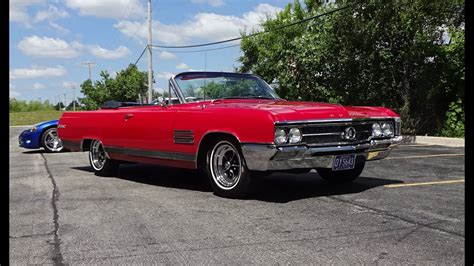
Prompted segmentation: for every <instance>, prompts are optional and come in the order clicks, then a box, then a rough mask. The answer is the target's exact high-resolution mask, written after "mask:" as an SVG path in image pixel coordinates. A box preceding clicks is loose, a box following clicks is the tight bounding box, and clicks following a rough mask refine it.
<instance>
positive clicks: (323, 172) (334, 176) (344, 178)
mask: <svg viewBox="0 0 474 266" xmlns="http://www.w3.org/2000/svg"><path fill="white" fill-rule="evenodd" d="M364 166H365V160H364V161H362V162H359V163H356V165H355V167H354V169H351V170H341V171H333V170H332V169H331V168H316V171H317V172H318V174H319V176H321V177H322V178H323V179H324V180H326V181H327V182H329V183H332V184H344V183H349V182H352V181H354V180H355V179H356V178H357V177H359V176H360V174H361V173H362V171H363V170H364Z"/></svg>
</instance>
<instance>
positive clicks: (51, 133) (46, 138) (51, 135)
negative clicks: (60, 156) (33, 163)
mask: <svg viewBox="0 0 474 266" xmlns="http://www.w3.org/2000/svg"><path fill="white" fill-rule="evenodd" d="M41 146H43V148H44V149H45V150H46V151H47V152H60V151H61V150H62V149H63V144H62V143H61V140H60V139H59V138H58V131H57V129H56V128H55V127H52V128H49V129H48V130H46V131H45V132H44V133H43V134H42V135H41Z"/></svg>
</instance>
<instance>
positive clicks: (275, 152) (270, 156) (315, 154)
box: [242, 136, 402, 171]
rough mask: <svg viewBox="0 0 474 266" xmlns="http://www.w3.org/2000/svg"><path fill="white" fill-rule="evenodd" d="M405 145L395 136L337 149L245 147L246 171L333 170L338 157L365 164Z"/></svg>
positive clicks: (243, 148)
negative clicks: (364, 162)
mask: <svg viewBox="0 0 474 266" xmlns="http://www.w3.org/2000/svg"><path fill="white" fill-rule="evenodd" d="M401 141H402V136H396V137H394V138H391V139H387V140H372V141H371V142H370V143H365V144H358V145H350V146H335V147H308V146H306V145H300V146H285V147H277V146H275V145H262V144H242V153H243V155H244V158H245V161H246V163H247V167H248V168H249V169H250V170H255V171H269V170H291V169H301V168H307V169H311V168H320V167H321V168H332V164H333V161H334V156H335V155H336V154H351V153H355V154H356V155H357V157H358V158H357V159H356V160H360V159H361V158H359V157H361V156H362V157H364V159H365V160H366V161H374V160H380V159H384V158H386V157H387V156H388V155H389V154H390V151H391V149H392V148H393V145H395V144H398V143H400V142H401Z"/></svg>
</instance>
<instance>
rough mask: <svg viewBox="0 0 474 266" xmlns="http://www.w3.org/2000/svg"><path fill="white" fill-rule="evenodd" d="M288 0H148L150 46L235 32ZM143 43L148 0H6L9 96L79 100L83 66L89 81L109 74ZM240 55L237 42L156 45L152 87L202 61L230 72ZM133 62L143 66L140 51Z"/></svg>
mask: <svg viewBox="0 0 474 266" xmlns="http://www.w3.org/2000/svg"><path fill="white" fill-rule="evenodd" d="M289 2H292V0H268V1H254V0H152V10H153V43H154V44H161V45H187V44H196V43H205V42H213V41H220V40H223V39H228V38H232V37H237V36H239V31H240V30H244V29H246V30H247V31H248V30H250V29H252V28H255V29H259V22H260V21H261V20H262V19H263V18H265V16H266V15H269V16H273V15H274V14H275V13H276V12H278V11H280V10H281V9H282V8H284V7H285V6H286V4H287V3H289ZM146 42H147V1H146V0H10V97H15V98H17V99H22V100H33V99H34V100H38V99H41V100H45V99H49V100H50V101H51V102H56V101H57V100H58V97H57V96H58V95H61V97H62V101H63V99H64V93H66V98H67V102H70V101H71V100H72V96H73V93H72V92H73V90H72V88H73V87H75V88H76V90H75V92H76V96H79V97H80V96H81V94H80V93H79V91H80V89H79V85H80V84H81V83H82V82H83V81H84V80H86V79H87V78H88V69H87V67H86V66H85V65H84V64H82V63H84V62H94V63H95V65H94V66H93V67H92V69H91V70H92V79H93V80H96V79H98V78H99V72H100V71H101V70H107V71H108V72H109V73H111V74H112V75H114V73H115V72H116V71H119V70H121V69H124V68H125V67H127V66H128V64H129V63H134V62H135V61H136V60H137V59H138V57H139V55H140V53H141V51H142V50H143V48H144V47H145V45H146ZM238 43H239V42H233V43H227V44H224V45H221V46H229V45H232V44H238ZM215 47H219V46H215ZM215 47H208V48H215ZM201 49H202V48H201ZM239 55H240V49H239V47H233V48H229V49H222V50H216V51H209V52H207V53H177V52H173V51H171V50H169V51H168V52H163V51H157V50H154V51H153V69H154V73H155V81H156V83H155V89H157V90H160V89H163V88H166V87H167V79H168V78H169V76H170V75H172V74H176V73H179V72H182V71H188V70H204V68H205V63H204V62H205V61H206V69H207V70H216V71H232V70H233V68H234V67H236V66H238V65H239V64H238V62H237V58H238V57H239ZM205 59H206V60H205ZM137 65H138V68H139V69H140V70H142V71H146V70H147V55H146V54H145V55H144V56H143V57H142V58H141V60H140V61H139V63H138V64H137Z"/></svg>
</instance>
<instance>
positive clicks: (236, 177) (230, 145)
mask: <svg viewBox="0 0 474 266" xmlns="http://www.w3.org/2000/svg"><path fill="white" fill-rule="evenodd" d="M209 147H210V148H209V149H208V151H207V156H206V167H205V169H206V171H205V172H206V175H207V176H208V178H209V182H210V184H211V186H212V188H213V190H214V192H215V193H216V194H217V195H219V196H221V197H225V198H245V197H246V196H247V195H248V194H249V192H250V189H251V186H252V182H251V181H252V179H251V177H250V175H249V171H248V169H247V166H246V164H245V160H244V157H243V156H242V153H241V151H240V149H239V148H238V146H237V143H236V142H235V141H232V140H231V139H220V140H216V141H214V142H212V143H211V145H210V146H209Z"/></svg>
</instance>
